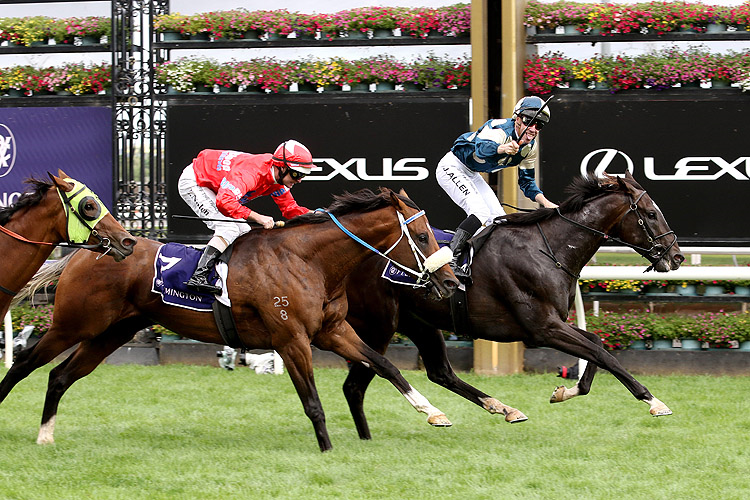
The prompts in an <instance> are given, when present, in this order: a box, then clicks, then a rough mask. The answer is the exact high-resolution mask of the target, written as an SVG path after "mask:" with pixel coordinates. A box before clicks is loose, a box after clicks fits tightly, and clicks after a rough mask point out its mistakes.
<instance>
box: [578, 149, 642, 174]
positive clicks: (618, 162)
mask: <svg viewBox="0 0 750 500" xmlns="http://www.w3.org/2000/svg"><path fill="white" fill-rule="evenodd" d="M597 161H598V163H597ZM626 170H627V171H628V172H630V174H631V175H632V174H633V160H631V159H630V157H629V156H628V155H626V154H625V153H623V152H622V151H620V150H619V149H611V148H602V149H597V150H596V151H592V152H590V153H589V154H587V155H586V156H584V157H583V160H581V175H584V176H585V175H588V174H589V173H593V174H594V175H595V176H597V177H604V172H607V173H608V174H609V175H616V176H618V177H623V176H624V175H625V171H626Z"/></svg>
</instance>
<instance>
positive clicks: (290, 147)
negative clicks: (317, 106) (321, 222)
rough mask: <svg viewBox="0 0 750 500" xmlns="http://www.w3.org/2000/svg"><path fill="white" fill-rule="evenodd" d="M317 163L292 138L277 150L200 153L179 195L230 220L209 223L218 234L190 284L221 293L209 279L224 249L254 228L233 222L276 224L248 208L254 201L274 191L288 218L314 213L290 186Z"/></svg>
mask: <svg viewBox="0 0 750 500" xmlns="http://www.w3.org/2000/svg"><path fill="white" fill-rule="evenodd" d="M312 167H313V161H312V155H311V154H310V150H309V149H307V148H306V147H305V146H304V145H302V144H301V143H299V142H297V141H295V140H291V139H290V140H288V141H285V142H283V143H282V144H281V145H279V147H278V148H276V151H275V152H274V153H273V154H250V153H243V152H241V151H231V150H216V149H204V150H203V151H201V152H200V153H199V154H198V156H197V157H196V158H195V159H193V162H192V163H191V164H190V165H188V166H187V167H185V170H183V172H182V175H181V176H180V180H179V181H178V184H177V186H178V190H179V192H180V196H182V199H183V200H185V202H186V203H187V204H188V205H189V206H190V208H192V209H193V211H194V212H195V213H196V214H197V215H198V216H199V217H201V218H205V219H227V222H223V221H211V220H206V221H204V222H205V224H206V226H208V228H209V229H211V230H213V232H214V235H213V237H212V238H211V240H210V241H209V242H208V244H207V245H206V247H205V249H204V250H203V254H202V255H201V258H200V260H199V261H198V267H197V268H196V270H195V272H194V273H193V276H192V277H191V278H190V279H189V280H188V281H187V285H188V287H189V288H192V289H193V290H196V291H199V292H204V293H213V294H218V293H221V287H219V286H216V285H212V284H210V283H209V282H208V275H209V273H210V272H211V269H213V266H214V264H215V263H216V259H217V258H218V257H219V256H220V255H221V253H222V252H223V251H224V250H226V249H227V247H228V246H229V245H230V244H231V243H232V242H233V241H234V240H235V239H237V238H238V237H239V236H241V235H243V234H245V233H247V232H248V231H250V229H251V228H250V226H249V225H248V224H243V223H239V222H229V221H230V220H235V221H236V220H237V219H245V220H246V221H247V222H253V223H257V224H260V225H262V226H263V227H264V228H265V229H272V228H273V227H274V220H273V218H272V217H269V216H267V215H263V214H260V213H258V212H254V211H252V210H250V209H249V208H248V207H247V204H248V203H249V202H250V201H251V200H253V199H255V198H257V197H259V196H266V195H270V196H271V198H272V199H273V201H275V202H276V205H278V207H279V209H280V210H281V214H282V215H283V216H284V217H285V218H287V219H290V218H292V217H295V216H297V215H301V214H304V213H307V212H309V211H310V210H309V209H307V208H305V207H302V206H300V205H298V204H297V202H296V201H295V200H294V198H293V197H292V193H291V191H290V189H291V188H292V186H294V185H295V184H297V183H299V182H301V181H302V179H303V178H304V177H305V176H306V175H307V174H309V173H310V171H311V170H312Z"/></svg>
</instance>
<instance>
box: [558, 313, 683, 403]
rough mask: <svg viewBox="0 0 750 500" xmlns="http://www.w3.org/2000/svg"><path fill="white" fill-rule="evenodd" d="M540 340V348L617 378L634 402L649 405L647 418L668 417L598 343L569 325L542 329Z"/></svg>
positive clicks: (655, 400)
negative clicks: (542, 334)
mask: <svg viewBox="0 0 750 500" xmlns="http://www.w3.org/2000/svg"><path fill="white" fill-rule="evenodd" d="M544 340H545V344H544V345H546V346H548V347H553V348H555V349H557V350H559V351H562V352H564V353H567V354H570V355H572V356H577V357H579V358H583V359H585V360H586V361H588V362H589V363H594V364H596V365H597V366H599V367H600V368H604V369H605V370H607V371H609V372H610V373H612V375H614V376H615V378H617V380H619V381H620V383H621V384H622V385H624V386H625V387H626V388H627V389H628V390H629V391H630V392H631V394H633V396H635V397H636V399H640V400H641V401H643V402H645V403H647V404H648V405H649V407H650V413H651V415H653V416H655V417H659V416H662V415H671V414H672V411H671V410H670V409H669V408H668V407H667V405H665V404H664V403H662V402H661V401H659V400H658V399H657V398H655V397H654V396H653V395H652V394H651V393H650V392H649V391H648V389H646V387H645V386H644V385H643V384H641V383H640V382H638V381H637V380H636V379H635V378H633V376H632V375H631V374H630V373H628V372H627V371H626V370H625V368H623V367H622V365H621V364H620V362H619V361H618V360H617V358H615V357H614V356H613V355H612V354H611V353H609V352H607V351H606V350H605V349H604V348H603V347H602V344H601V342H599V343H598V344H597V343H595V342H592V341H591V340H590V339H589V338H587V337H586V336H584V335H582V334H581V333H579V332H578V331H577V330H576V329H575V328H573V327H572V326H571V325H568V324H566V323H563V322H558V323H557V324H555V325H552V326H550V327H549V328H547V329H545V336H544ZM558 392H559V391H558V390H555V392H554V393H553V398H551V399H550V402H551V403H556V402H558V400H557V398H556V395H557V394H558ZM563 394H564V390H563ZM571 397H572V396H571ZM568 399H570V398H568ZM560 401H564V399H561V400H560Z"/></svg>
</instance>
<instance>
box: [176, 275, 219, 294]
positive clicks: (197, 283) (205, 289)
mask: <svg viewBox="0 0 750 500" xmlns="http://www.w3.org/2000/svg"><path fill="white" fill-rule="evenodd" d="M185 286H187V287H188V288H190V289H191V290H195V291H196V292H201V293H210V294H212V295H218V294H220V293H221V290H222V289H221V287H220V286H217V285H212V284H211V283H209V282H208V281H206V280H205V279H204V280H203V281H201V280H199V279H194V278H193V277H191V278H190V279H189V280H187V281H186V282H185Z"/></svg>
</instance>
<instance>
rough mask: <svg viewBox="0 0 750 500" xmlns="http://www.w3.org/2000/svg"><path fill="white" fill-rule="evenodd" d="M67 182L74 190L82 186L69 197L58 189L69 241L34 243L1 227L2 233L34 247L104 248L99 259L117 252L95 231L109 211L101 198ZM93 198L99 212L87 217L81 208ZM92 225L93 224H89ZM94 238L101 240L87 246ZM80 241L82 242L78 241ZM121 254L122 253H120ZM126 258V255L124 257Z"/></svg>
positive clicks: (73, 181) (82, 185)
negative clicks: (90, 239) (90, 238)
mask: <svg viewBox="0 0 750 500" xmlns="http://www.w3.org/2000/svg"><path fill="white" fill-rule="evenodd" d="M65 180H66V181H67V182H70V183H72V184H73V186H74V189H75V186H76V185H77V184H80V189H78V191H76V192H74V193H73V194H72V195H70V196H68V194H67V193H66V192H65V191H62V190H61V189H60V188H57V194H58V195H59V196H60V200H61V201H62V203H63V208H64V209H65V220H66V222H67V229H68V241H66V242H62V243H50V242H49V241H34V240H30V239H28V238H25V237H23V236H21V235H20V234H18V233H16V232H14V231H11V230H10V229H8V228H6V227H4V226H0V231H2V232H3V233H5V234H7V235H8V236H11V237H12V238H15V239H16V240H18V241H22V242H24V243H30V244H33V245H49V246H64V247H71V248H84V249H87V250H93V249H98V248H103V249H104V250H105V251H104V252H103V253H102V255H100V256H99V257H97V259H99V258H101V257H103V256H104V255H106V254H108V253H109V252H110V251H111V250H115V251H117V252H119V250H117V248H115V247H113V246H112V242H111V241H110V239H109V238H106V237H102V236H101V235H100V234H99V232H98V231H97V230H96V229H94V226H96V224H97V223H98V222H99V221H100V220H102V219H103V218H104V217H105V216H106V215H107V214H108V213H109V210H108V209H107V207H106V206H104V204H103V203H102V202H101V200H100V199H99V197H98V196H97V195H96V194H95V193H94V192H93V191H92V190H91V189H89V188H88V187H86V185H85V184H83V183H81V182H78V181H76V180H74V179H70V178H68V179H65ZM89 198H93V199H94V200H95V201H96V203H97V204H98V207H99V212H98V213H97V214H96V216H95V217H87V216H84V215H83V214H81V213H80V211H81V209H80V207H81V206H83V204H85V202H86V201H87V200H88V199H89ZM76 201H77V202H78V206H79V208H78V209H76V207H74V206H73V203H74V202H76ZM71 212H72V213H73V214H74V215H75V216H76V218H75V219H71V217H70V213H71ZM89 223H91V224H89ZM91 236H94V237H95V238H97V239H98V240H99V242H98V243H96V244H93V245H90V244H86V243H85V242H86V241H88V240H89V237H91ZM76 240H80V241H76ZM120 253H121V252H120ZM123 257H124V255H123Z"/></svg>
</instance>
